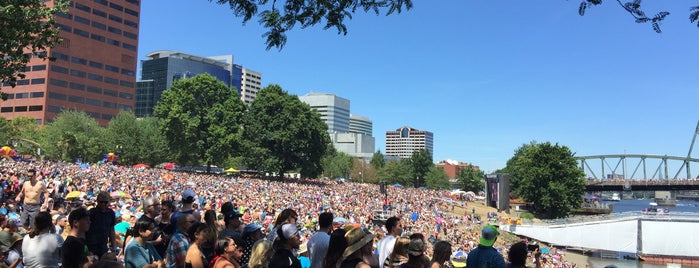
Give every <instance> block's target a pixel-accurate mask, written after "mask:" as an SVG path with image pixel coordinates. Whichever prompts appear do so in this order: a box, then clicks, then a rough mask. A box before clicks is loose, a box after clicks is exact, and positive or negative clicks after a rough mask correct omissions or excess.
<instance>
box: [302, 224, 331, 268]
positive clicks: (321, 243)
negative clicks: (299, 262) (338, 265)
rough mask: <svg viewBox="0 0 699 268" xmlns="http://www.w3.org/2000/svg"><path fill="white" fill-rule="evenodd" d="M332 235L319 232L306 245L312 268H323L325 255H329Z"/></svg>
mask: <svg viewBox="0 0 699 268" xmlns="http://www.w3.org/2000/svg"><path fill="white" fill-rule="evenodd" d="M329 244H330V235H329V234H328V233H326V232H317V233H316V234H314V235H313V236H312V237H311V239H309V240H308V243H307V244H306V245H307V246H308V253H309V256H310V260H311V268H323V263H324V261H325V255H326V254H327V253H328V245H329Z"/></svg>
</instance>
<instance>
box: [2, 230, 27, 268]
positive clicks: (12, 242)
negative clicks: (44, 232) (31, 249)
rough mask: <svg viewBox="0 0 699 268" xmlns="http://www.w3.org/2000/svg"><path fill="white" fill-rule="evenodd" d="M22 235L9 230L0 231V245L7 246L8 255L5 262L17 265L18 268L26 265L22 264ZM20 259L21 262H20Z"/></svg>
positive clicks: (9, 264)
mask: <svg viewBox="0 0 699 268" xmlns="http://www.w3.org/2000/svg"><path fill="white" fill-rule="evenodd" d="M22 240H23V237H22V235H20V234H18V233H9V232H7V231H4V230H3V231H0V246H5V247H7V251H6V252H5V253H7V257H6V258H5V264H6V265H8V266H12V264H14V263H17V264H16V265H15V267H16V268H22V267H24V264H22ZM18 261H19V262H18Z"/></svg>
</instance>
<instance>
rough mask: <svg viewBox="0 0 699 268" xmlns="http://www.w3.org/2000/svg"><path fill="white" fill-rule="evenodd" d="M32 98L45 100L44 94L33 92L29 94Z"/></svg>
mask: <svg viewBox="0 0 699 268" xmlns="http://www.w3.org/2000/svg"><path fill="white" fill-rule="evenodd" d="M29 97H30V98H43V97H44V92H41V91H37V92H32V93H29Z"/></svg>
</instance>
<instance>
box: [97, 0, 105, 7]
mask: <svg viewBox="0 0 699 268" xmlns="http://www.w3.org/2000/svg"><path fill="white" fill-rule="evenodd" d="M94 1H95V3H98V4H101V5H105V6H106V5H107V0H94Z"/></svg>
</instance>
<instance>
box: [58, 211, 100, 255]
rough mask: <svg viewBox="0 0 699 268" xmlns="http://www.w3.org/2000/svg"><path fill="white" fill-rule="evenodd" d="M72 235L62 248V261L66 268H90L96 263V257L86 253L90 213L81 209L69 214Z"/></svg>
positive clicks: (67, 238)
mask: <svg viewBox="0 0 699 268" xmlns="http://www.w3.org/2000/svg"><path fill="white" fill-rule="evenodd" d="M68 224H69V225H70V234H69V235H68V237H66V240H65V242H63V246H62V247H61V255H62V257H61V260H62V265H63V267H64V268H90V267H92V265H93V264H94V263H95V262H96V258H95V257H94V255H92V254H89V253H90V252H87V251H85V249H86V247H87V245H86V243H85V232H87V230H89V229H90V224H91V221H90V213H89V212H88V211H87V210H86V209H84V208H79V209H76V210H73V211H71V212H70V214H68Z"/></svg>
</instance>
